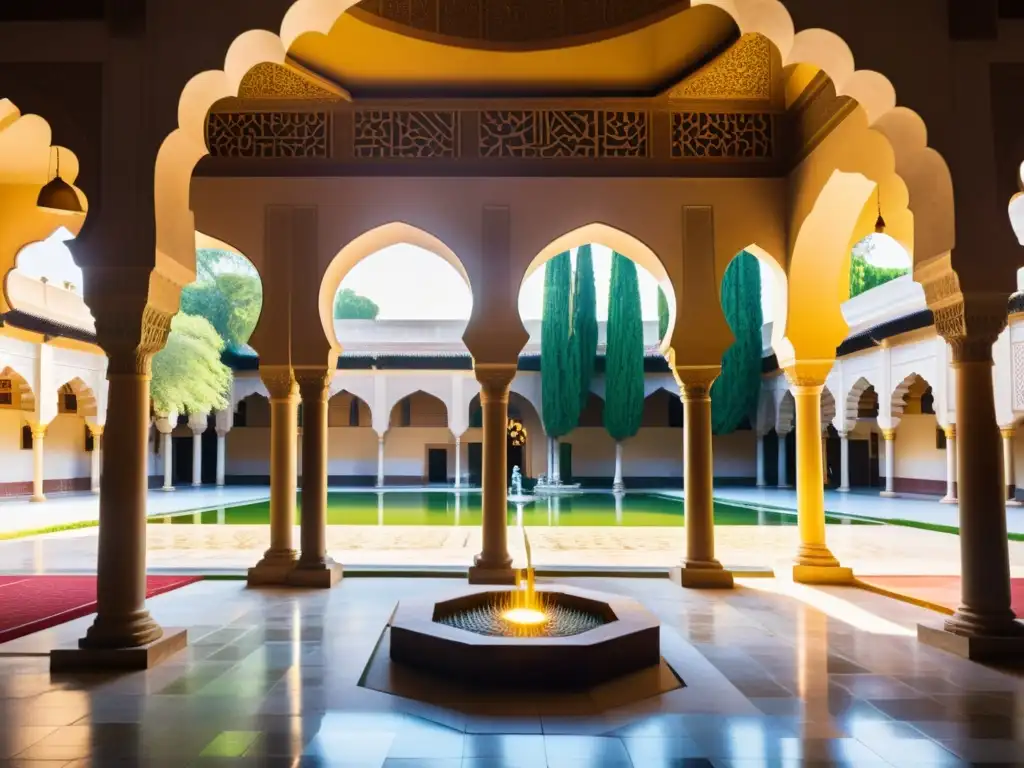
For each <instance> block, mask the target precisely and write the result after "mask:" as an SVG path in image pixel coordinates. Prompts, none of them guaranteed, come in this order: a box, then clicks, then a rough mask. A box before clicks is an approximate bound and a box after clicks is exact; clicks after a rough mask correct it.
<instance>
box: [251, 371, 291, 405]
mask: <svg viewBox="0 0 1024 768" xmlns="http://www.w3.org/2000/svg"><path fill="white" fill-rule="evenodd" d="M260 379H261V380H262V381H263V385H264V386H265V387H266V388H267V393H268V394H269V395H270V398H269V399H270V401H271V402H274V401H275V400H296V399H298V394H299V389H298V386H297V385H296V382H295V374H294V372H293V371H292V369H291V367H290V366H287V365H266V366H262V365H261V366H260Z"/></svg>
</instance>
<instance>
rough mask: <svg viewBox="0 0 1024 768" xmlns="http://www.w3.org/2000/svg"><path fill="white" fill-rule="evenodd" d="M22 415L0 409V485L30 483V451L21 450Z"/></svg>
mask: <svg viewBox="0 0 1024 768" xmlns="http://www.w3.org/2000/svg"><path fill="white" fill-rule="evenodd" d="M23 417H24V413H22V412H21V411H16V410H13V409H12V410H8V409H0V483H19V482H26V481H28V482H31V481H32V451H23V450H21V425H22V424H23V423H24V418H23Z"/></svg>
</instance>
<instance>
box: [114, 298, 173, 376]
mask: <svg viewBox="0 0 1024 768" xmlns="http://www.w3.org/2000/svg"><path fill="white" fill-rule="evenodd" d="M173 317H174V313H173V312H164V311H163V310H160V309H157V308H156V307H154V306H152V305H149V304H147V305H146V306H145V307H144V308H143V310H142V312H141V315H140V314H139V313H136V312H134V311H126V312H118V313H116V314H114V313H108V312H101V313H99V315H98V316H97V318H96V337H97V341H98V342H99V345H100V346H101V347H102V348H103V351H104V352H106V353H107V377H108V378H109V377H111V376H146V377H149V376H150V375H151V374H152V368H153V367H152V362H153V355H155V354H156V353H157V352H159V351H160V350H161V349H163V348H164V345H165V344H167V337H168V335H169V334H170V332H171V320H172V319H173Z"/></svg>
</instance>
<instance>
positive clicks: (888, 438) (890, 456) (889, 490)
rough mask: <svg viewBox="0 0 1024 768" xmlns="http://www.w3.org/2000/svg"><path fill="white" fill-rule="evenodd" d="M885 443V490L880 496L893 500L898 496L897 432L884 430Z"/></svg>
mask: <svg viewBox="0 0 1024 768" xmlns="http://www.w3.org/2000/svg"><path fill="white" fill-rule="evenodd" d="M882 439H883V440H884V441H885V490H884V491H882V492H881V493H880V494H878V495H879V496H885V497H887V498H891V497H893V496H895V495H896V430H895V429H883V430H882Z"/></svg>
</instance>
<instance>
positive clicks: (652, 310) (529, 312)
mask: <svg viewBox="0 0 1024 768" xmlns="http://www.w3.org/2000/svg"><path fill="white" fill-rule="evenodd" d="M72 237H73V236H72V235H71V233H70V232H69V231H68V230H67V229H65V228H64V227H61V228H59V229H58V230H56V231H55V232H54V233H53V234H52V235H50V236H49V237H48V238H47V239H46V240H42V241H39V242H36V243H31V244H29V245H27V246H25V247H24V248H23V249H22V250H21V252H20V253H19V254H18V260H17V264H18V267H17V268H18V270H19V271H21V272H23V273H24V274H27V275H29V276H31V277H35V278H39V277H46V278H47V280H49V281H50V283H52V284H55V285H63V284H64V282H65V281H68V282H70V283H71V284H72V285H73V286H74V288H75V292H76V293H78V294H79V295H81V294H82V282H83V275H82V270H81V269H80V268H79V267H78V266H77V265H76V264H75V262H74V258H73V257H72V255H71V251H70V250H69V249H68V248H67V246H66V245H65V242H66V241H68V240H71V239H72ZM865 239H866V240H868V241H870V242H872V243H873V245H874V247H873V248H872V249H871V250H870V251H869V252H868V254H867V260H868V262H869V263H871V264H873V265H875V266H879V267H907V266H909V264H910V258H909V256H908V255H907V252H906V251H905V250H904V249H903V247H902V246H901V245H900V244H899V243H898V242H897V241H896V240H894V239H893V238H891V237H889V236H888V235H884V234H881V235H878V234H872V235H869V236H868V237H867V238H865ZM592 252H593V256H594V278H595V282H596V284H597V316H598V320H607V319H608V289H609V283H610V280H611V261H612V251H611V249H610V248H607V247H605V246H603V245H599V244H595V245H594V246H593V249H592ZM572 260H573V264H574V265H575V262H576V251H575V250H573V251H572ZM637 275H638V278H639V282H640V305H641V311H642V313H643V318H644V319H645V320H656V319H657V317H658V283H657V281H656V280H655V279H654V276H653V275H651V273H650V272H648V271H647V270H646V269H644V268H643V267H640V266H637ZM772 279H773V277H772V275H771V272H770V271H768V269H767V268H766V267H765V266H764V265H762V267H761V285H762V309H763V312H764V318H765V321H766V322H767V321H768V320H771V318H772V316H773V311H772V296H771V280H772ZM342 288H351V289H352V290H354V291H355V292H356V293H359V294H362V295H363V296H367V297H368V298H370V299H373V301H375V302H376V303H377V305H378V306H379V307H380V315H379V317H380V319H382V320H400V319H422V320H465V319H467V318H468V317H469V315H470V312H471V310H472V306H473V299H472V296H471V294H470V292H469V288H468V287H467V286H466V284H465V282H464V281H463V279H462V276H461V275H460V274H459V273H458V271H456V269H455V268H454V267H452V266H451V265H450V264H448V262H446V261H445V260H444V259H442V258H441V257H440V256H437V255H436V254H434V253H432V252H431V251H427V250H425V249H423V248H420V247H418V246H415V245H409V244H407V243H400V244H397V245H393V246H390V247H388V248H384V249H383V250H381V251H378V252H377V253H375V254H373V255H372V256H370V257H368V258H366V259H364V260H363V261H361V262H359V264H357V265H356V266H355V267H353V269H352V271H350V272H349V273H348V275H347V276H346V277H345V280H344V281H343V282H342ZM543 303H544V270H543V269H536V270H535V271H534V272H533V273H532V274H531V275H530V276H529V277H527V278H526V280H525V281H524V282H523V285H522V287H521V289H520V294H519V312H520V315H521V316H522V317H523V319H524V320H539V319H540V317H541V310H542V307H543Z"/></svg>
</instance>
